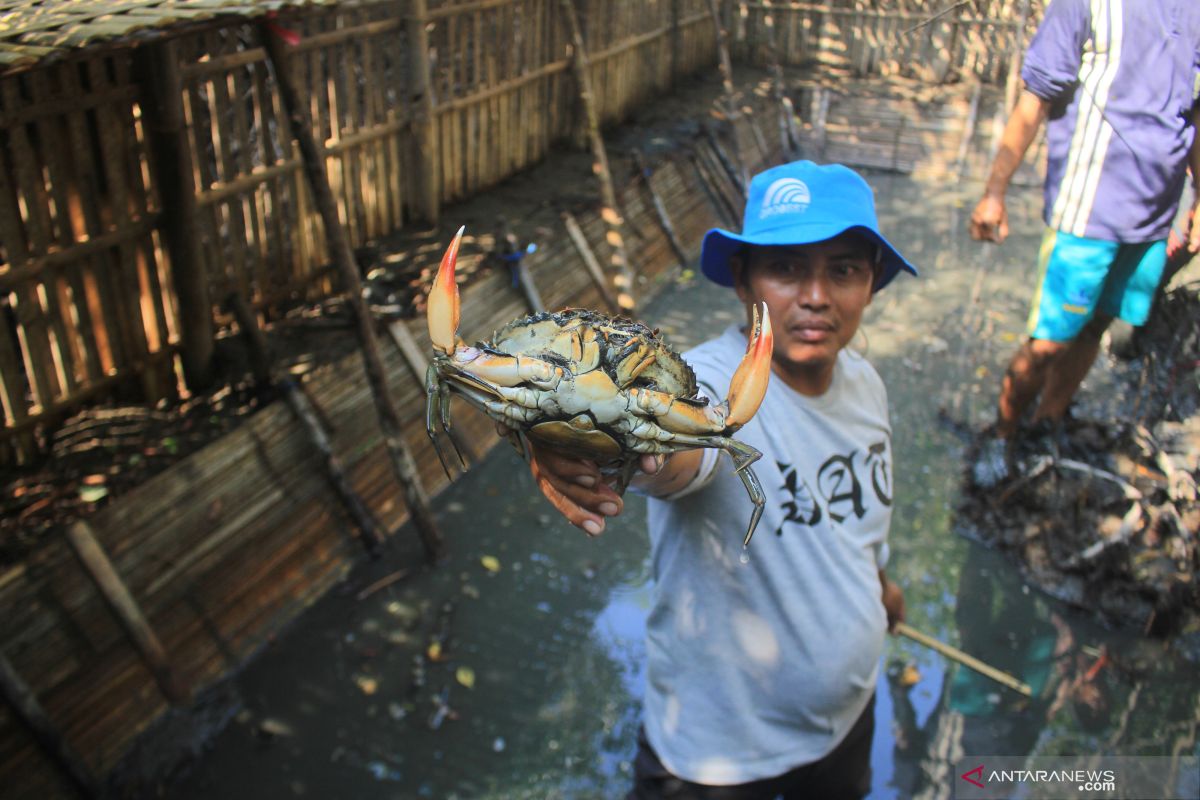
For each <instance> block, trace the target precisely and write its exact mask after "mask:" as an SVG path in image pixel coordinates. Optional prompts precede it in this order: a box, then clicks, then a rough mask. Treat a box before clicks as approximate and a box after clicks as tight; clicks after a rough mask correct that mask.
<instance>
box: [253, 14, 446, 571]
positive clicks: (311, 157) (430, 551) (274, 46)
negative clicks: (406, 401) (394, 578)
mask: <svg viewBox="0 0 1200 800" xmlns="http://www.w3.org/2000/svg"><path fill="white" fill-rule="evenodd" d="M259 35H260V37H261V39H262V42H263V44H264V46H265V47H266V50H267V53H268V55H269V57H270V58H269V60H270V62H271V66H272V71H273V72H274V74H275V81H276V83H277V84H278V85H279V95H280V99H281V100H282V101H283V108H284V111H285V113H286V114H287V117H288V122H289V123H290V124H291V129H292V136H293V137H294V138H295V139H296V142H297V144H299V146H300V152H301V153H302V154H303V160H304V170H305V173H306V174H307V176H308V182H309V185H310V187H311V189H312V193H313V199H314V200H315V201H316V203H317V207H318V209H319V210H320V212H321V219H322V221H323V222H324V227H325V238H326V242H327V245H328V248H329V252H330V255H331V256H332V258H333V262H334V264H336V265H337V269H338V273H339V274H340V276H341V278H342V282H343V284H344V288H345V291H346V293H347V299H348V301H349V305H350V308H351V309H353V311H354V316H355V319H356V322H357V324H358V339H359V343H360V344H361V346H362V354H363V366H364V367H365V370H366V374H367V382H368V383H369V384H370V386H371V396H372V398H373V399H374V401H375V411H376V414H377V415H378V416H379V427H380V429H381V430H382V431H383V439H384V443H385V445H386V446H387V450H388V455H389V456H390V457H391V461H392V468H393V470H394V471H395V473H396V479H397V480H398V481H399V483H400V486H401V488H402V489H403V491H404V502H405V504H406V506H407V507H408V512H409V514H411V515H412V519H413V523H414V524H415V525H416V528H417V533H418V535H419V536H420V537H421V543H422V544H423V545H424V546H425V554H426V556H427V557H428V558H429V559H430V560H431V561H437V560H439V559H440V558H441V557H442V555H443V552H444V545H443V542H442V536H441V533H440V532H439V531H438V528H437V523H436V522H435V521H434V519H433V512H432V511H431V510H430V508H429V498H428V496H427V494H426V492H425V489H424V487H423V486H422V485H421V480H420V476H419V475H418V473H417V466H416V462H415V461H414V460H413V457H412V454H411V453H410V452H409V450H408V445H407V444H406V443H405V441H404V434H403V431H402V429H401V425H400V417H399V416H398V415H397V413H396V408H395V406H394V405H393V404H392V399H391V392H390V391H389V390H388V386H387V378H386V376H385V375H384V371H383V362H382V361H381V360H380V357H379V347H378V345H377V343H376V338H375V323H374V320H373V319H372V318H371V313H370V311H369V310H368V309H367V308H366V304H365V303H364V302H363V298H362V281H361V280H360V279H359V275H358V267H357V266H356V265H355V263H354V254H353V253H352V252H351V250H350V243H349V242H348V241H347V239H346V232H345V230H344V229H343V228H342V224H341V220H340V219H339V218H338V213H337V205H336V201H335V200H334V197H333V191H332V190H331V189H330V187H329V176H328V175H326V174H325V161H324V156H323V154H322V152H321V151H320V150H319V149H318V148H317V143H316V141H314V139H313V135H312V125H311V123H310V122H309V120H308V115H307V113H306V112H305V110H304V106H303V105H302V104H301V101H300V95H299V92H297V90H296V87H295V85H294V84H293V83H292V79H291V74H290V73H289V72H288V66H287V64H288V54H287V50H286V49H285V47H284V43H283V40H282V39H281V38H280V37H279V36H277V35H276V34H275V33H274V32H273V31H272V30H271V29H270V27H268V24H267V23H260V27H259Z"/></svg>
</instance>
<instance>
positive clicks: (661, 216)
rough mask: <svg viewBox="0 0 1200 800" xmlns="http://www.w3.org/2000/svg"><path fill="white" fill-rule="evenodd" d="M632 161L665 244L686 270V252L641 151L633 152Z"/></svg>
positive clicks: (681, 267) (680, 265) (680, 266)
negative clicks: (644, 186) (652, 208)
mask: <svg viewBox="0 0 1200 800" xmlns="http://www.w3.org/2000/svg"><path fill="white" fill-rule="evenodd" d="M633 161H634V164H636V165H637V171H638V175H640V176H641V178H642V183H644V184H646V189H647V191H649V192H650V202H651V204H652V205H653V206H654V213H655V216H656V217H657V218H658V224H659V226H660V227H661V228H662V230H663V233H665V234H666V236H667V242H669V243H670V245H671V251H672V252H673V253H674V254H675V258H676V259H678V260H679V268H680V269H686V268H687V265H688V257H687V251H686V250H684V249H683V244H681V243H680V241H679V235H678V234H676V233H675V226H674V225H672V224H671V217H670V216H669V215H668V214H667V207H666V205H665V204H664V203H663V201H662V197H660V196H659V194H658V190H657V189H655V188H654V183H653V181H651V180H650V176H651V172H650V168H649V167H648V166H646V160H645V159H644V158H642V151H641V150H634V151H633Z"/></svg>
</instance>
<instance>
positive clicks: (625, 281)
mask: <svg viewBox="0 0 1200 800" xmlns="http://www.w3.org/2000/svg"><path fill="white" fill-rule="evenodd" d="M560 2H561V5H562V10H563V21H564V23H565V24H566V26H567V35H568V36H569V37H570V40H571V46H572V48H573V50H574V52H573V53H572V55H571V65H572V67H573V68H574V70H575V81H576V83H577V85H578V89H579V99H580V101H581V102H582V103H583V108H584V112H585V114H586V117H587V133H588V139H589V140H590V142H591V145H592V156H593V157H594V158H595V163H594V164H593V165H592V170H593V171H594V172H595V173H596V177H597V178H598V179H599V180H600V198H601V202H602V204H603V207H602V208H601V209H600V216H601V218H602V219H603V220H604V225H605V227H606V228H607V231H608V233H607V235H606V237H605V238H606V239H607V241H608V245H609V248H610V249H611V251H612V258H611V263H610V267H611V270H610V271H611V273H612V282H613V285H614V286H615V287H616V290H617V296H616V304H617V307H618V308H619V309H620V310H621V311H622V312H625V313H627V314H632V313H633V311H634V306H635V305H636V304H635V302H634V299H633V270H632V269H631V268H630V266H629V258H628V256H627V254H626V252H625V238H624V236H623V234H622V227H623V225H624V220H622V219H621V215H620V214H619V213H618V212H617V192H616V190H615V189H614V188H613V179H612V171H611V170H610V169H609V168H608V153H607V151H606V150H605V148H604V137H602V136H601V135H600V117H599V114H598V113H597V111H596V99H595V93H594V92H593V91H592V80H591V77H590V74H589V73H590V71H591V65H590V64H589V62H588V55H587V50H586V49H585V48H584V45H583V33H582V32H581V31H580V28H579V17H578V16H576V14H575V4H574V2H572V0H560ZM605 294H606V299H607V292H606V293H605Z"/></svg>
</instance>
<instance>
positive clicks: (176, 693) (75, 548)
mask: <svg viewBox="0 0 1200 800" xmlns="http://www.w3.org/2000/svg"><path fill="white" fill-rule="evenodd" d="M66 535H67V544H68V545H70V547H71V551H72V552H73V553H75V557H76V558H78V559H79V563H80V564H81V565H82V566H83V570H84V572H86V573H87V574H88V577H89V578H91V579H92V582H93V583H94V584H96V588H97V589H98V590H99V592H100V596H101V597H103V598H104V602H105V603H106V604H107V605H108V607H109V609H110V610H111V611H112V612H113V616H115V617H116V618H117V622H118V623H120V625H121V627H122V628H123V629H124V630H125V633H126V635H128V636H129V638H130V640H131V641H132V642H133V646H134V648H135V649H136V650H137V651H138V653H139V655H141V657H142V661H144V662H145V664H146V666H147V667H149V669H150V674H151V675H153V676H154V680H155V682H157V683H158V688H159V689H161V690H162V693H163V696H164V697H166V698H167V699H168V700H169V701H171V703H172V704H174V705H177V706H183V705H187V704H188V703H189V702H191V695H192V692H191V689H190V688H189V687H188V686H187V685H186V684H185V683H184V682H183V681H181V680H180V679H179V678H178V677H177V676H176V674H175V672H174V670H172V669H171V664H170V662H169V661H168V660H167V651H166V650H165V649H164V648H163V646H162V642H160V641H159V640H158V636H157V634H155V633H154V630H153V629H152V628H151V627H150V623H149V622H147V621H146V617H145V615H144V614H142V609H141V608H140V607H139V606H138V604H137V601H136V600H134V598H133V594H132V593H131V592H130V591H129V587H127V586H126V585H125V581H123V580H122V579H121V576H120V575H119V574H118V573H117V570H116V567H114V566H113V563H112V561H110V560H109V558H108V554H107V553H106V552H104V548H103V547H102V546H101V545H100V542H99V541H98V540H97V539H96V535H95V533H93V532H92V527H91V526H90V525H88V524H87V523H86V522H85V521H83V520H79V521H78V522H76V523H74V524H73V525H71V526H70V527H68V528H67V531H66Z"/></svg>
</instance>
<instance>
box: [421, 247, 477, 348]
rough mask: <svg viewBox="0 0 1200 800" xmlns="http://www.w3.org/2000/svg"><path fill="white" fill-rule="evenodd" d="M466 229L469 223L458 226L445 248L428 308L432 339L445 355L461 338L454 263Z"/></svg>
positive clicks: (426, 311) (426, 314) (430, 336)
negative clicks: (456, 231) (459, 337)
mask: <svg viewBox="0 0 1200 800" xmlns="http://www.w3.org/2000/svg"><path fill="white" fill-rule="evenodd" d="M466 228H467V226H466V225H464V226H462V227H461V228H459V229H458V233H456V234H454V241H452V242H451V243H450V246H449V247H447V248H446V253H445V255H443V256H442V263H441V265H440V266H439V267H438V271H437V277H435V278H434V279H433V288H431V289H430V290H429V300H428V304H427V305H426V308H425V317H426V321H427V322H428V323H429V339H430V341H432V342H433V346H434V347H435V348H437V349H438V350H441V351H442V352H443V353H445V354H446V355H450V354H451V353H453V352H454V347H455V345H456V344H457V341H458V314H459V302H458V284H457V283H455V282H454V264H455V262H456V261H457V260H458V246H459V244H461V243H462V237H463V231H464V230H466Z"/></svg>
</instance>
